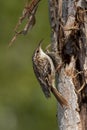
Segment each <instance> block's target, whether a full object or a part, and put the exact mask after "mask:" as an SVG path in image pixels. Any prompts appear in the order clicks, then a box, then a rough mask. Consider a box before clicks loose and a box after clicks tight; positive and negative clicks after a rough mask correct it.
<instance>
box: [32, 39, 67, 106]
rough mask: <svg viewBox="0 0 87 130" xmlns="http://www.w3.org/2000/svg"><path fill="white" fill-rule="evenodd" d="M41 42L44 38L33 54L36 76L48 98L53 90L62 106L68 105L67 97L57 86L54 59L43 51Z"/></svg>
mask: <svg viewBox="0 0 87 130" xmlns="http://www.w3.org/2000/svg"><path fill="white" fill-rule="evenodd" d="M41 43H42V40H41V41H40V42H39V45H38V47H37V48H36V49H35V51H34V53H33V56H32V62H33V69H34V73H35V75H36V78H37V80H38V81H39V83H40V85H41V88H42V91H43V93H44V94H45V96H46V98H49V97H51V92H52V93H53V95H54V96H55V98H56V99H57V101H58V102H59V103H60V104H61V106H63V105H65V106H68V102H67V101H66V99H65V98H64V97H63V96H62V95H61V94H60V93H59V92H58V90H57V89H56V87H55V67H54V64H53V61H52V59H51V58H50V57H49V56H48V55H47V54H46V53H45V52H43V50H42V48H41Z"/></svg>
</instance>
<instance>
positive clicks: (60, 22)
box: [49, 0, 87, 130]
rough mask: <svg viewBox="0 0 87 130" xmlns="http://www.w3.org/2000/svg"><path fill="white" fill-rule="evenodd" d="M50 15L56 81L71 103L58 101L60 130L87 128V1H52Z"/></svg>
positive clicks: (82, 129) (50, 2)
mask: <svg viewBox="0 0 87 130" xmlns="http://www.w3.org/2000/svg"><path fill="white" fill-rule="evenodd" d="M49 15H50V24H51V28H52V35H51V39H52V51H53V52H55V54H56V55H55V59H56V62H55V67H56V68H59V69H58V71H57V74H56V79H57V83H56V84H57V88H58V90H59V91H60V93H61V94H62V95H63V96H64V97H65V99H66V100H67V101H68V104H69V107H63V108H62V107H61V106H60V105H59V104H58V114H57V117H58V124H59V129H60V130H87V0H49ZM58 66H60V67H58Z"/></svg>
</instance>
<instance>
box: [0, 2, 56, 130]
mask: <svg viewBox="0 0 87 130" xmlns="http://www.w3.org/2000/svg"><path fill="white" fill-rule="evenodd" d="M25 3H26V1H25V0H7V1H6V0H0V130H57V129H58V128H57V121H56V111H57V105H56V100H55V99H54V97H53V96H52V98H51V99H49V100H47V99H46V98H45V96H44V95H43V93H42V91H41V89H40V85H39V84H38V82H37V80H36V78H35V75H34V73H33V69H32V53H33V51H34V49H35V48H36V47H37V43H38V42H39V41H40V40H41V39H42V38H44V45H43V48H45V47H46V46H47V45H48V44H49V43H50V25H49V16H48V1H47V0H42V1H41V2H40V4H39V8H38V11H37V14H36V21H37V22H36V25H35V26H34V27H33V29H32V30H31V31H30V32H29V33H28V35H26V36H19V37H18V38H17V40H16V41H15V43H14V44H13V45H12V47H11V48H8V43H9V41H10V40H11V39H12V36H13V34H14V27H15V25H16V23H17V22H18V19H19V17H20V16H21V13H22V10H23V8H24V5H25Z"/></svg>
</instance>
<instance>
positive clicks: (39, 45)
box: [38, 39, 44, 48]
mask: <svg viewBox="0 0 87 130" xmlns="http://www.w3.org/2000/svg"><path fill="white" fill-rule="evenodd" d="M43 40H44V39H41V40H40V42H39V44H38V48H41V45H42V43H43Z"/></svg>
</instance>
